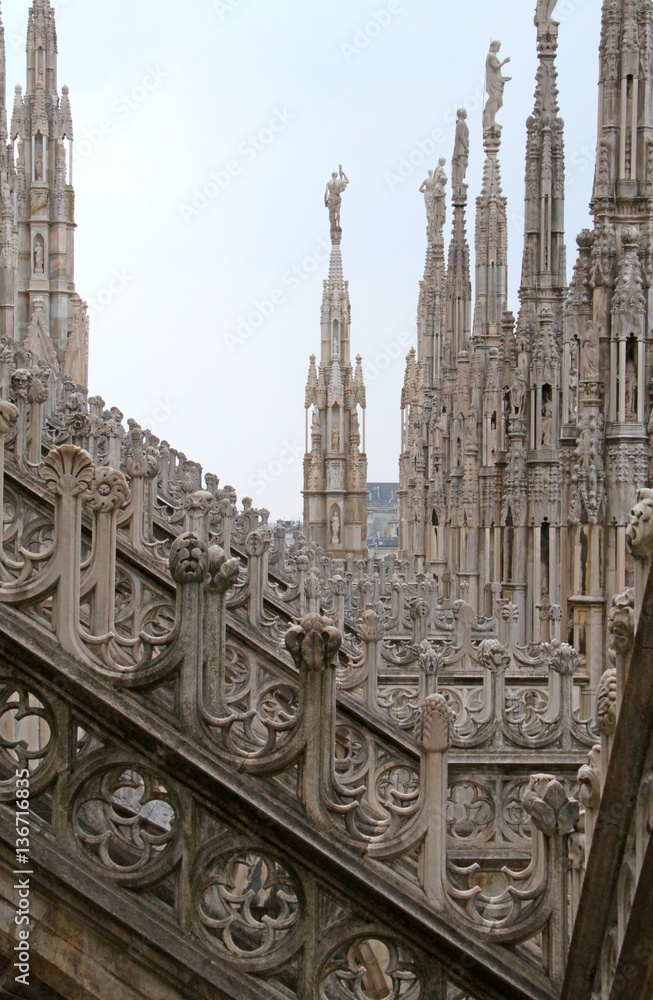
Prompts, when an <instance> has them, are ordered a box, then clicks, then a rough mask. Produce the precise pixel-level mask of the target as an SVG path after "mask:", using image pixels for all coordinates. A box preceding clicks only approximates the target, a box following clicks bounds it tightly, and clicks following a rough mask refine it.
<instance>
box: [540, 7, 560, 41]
mask: <svg viewBox="0 0 653 1000" xmlns="http://www.w3.org/2000/svg"><path fill="white" fill-rule="evenodd" d="M557 6H558V0H537V10H536V12H535V27H536V28H537V29H538V32H541V31H543V32H544V33H545V34H546V33H548V32H549V31H550V30H551V28H557V27H559V25H560V22H559V21H554V20H553V12H554V10H555V9H556V7H557Z"/></svg>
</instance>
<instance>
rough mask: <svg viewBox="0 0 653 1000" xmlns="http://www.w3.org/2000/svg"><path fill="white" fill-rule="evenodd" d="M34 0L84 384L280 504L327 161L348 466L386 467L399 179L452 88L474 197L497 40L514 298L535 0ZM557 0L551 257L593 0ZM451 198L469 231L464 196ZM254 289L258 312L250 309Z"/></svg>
mask: <svg viewBox="0 0 653 1000" xmlns="http://www.w3.org/2000/svg"><path fill="white" fill-rule="evenodd" d="M2 6H3V16H4V23H5V29H6V34H7V51H8V90H9V94H10V95H11V93H12V91H13V87H14V85H15V84H16V83H21V84H23V85H24V78H25V61H24V46H25V29H26V24H27V11H28V6H29V4H28V2H27V0H4V3H3V5H2ZM54 6H55V9H56V12H57V27H58V35H59V85H60V87H61V85H62V84H68V85H69V86H70V88H71V102H72V109H73V117H74V123H75V136H76V142H75V146H76V156H75V176H74V184H75V188H76V204H77V224H78V230H77V243H76V282H77V289H78V291H79V293H80V294H81V295H82V296H83V297H84V298H85V299H86V300H87V301H88V302H89V304H90V305H91V311H92V319H91V370H90V388H91V392H92V393H94V394H96V393H97V394H100V395H101V396H102V397H103V398H104V399H105V400H106V402H107V404H108V405H117V406H119V407H120V408H121V409H122V410H123V412H124V413H125V416H133V417H135V418H136V419H137V420H139V421H140V422H141V423H143V424H147V425H149V426H150V427H152V428H153V429H154V430H155V431H156V433H157V434H158V435H159V436H160V437H162V438H165V439H167V440H168V441H169V442H170V443H171V444H172V445H173V447H176V448H177V449H179V450H181V451H184V452H185V453H186V455H187V456H188V457H189V458H192V459H194V460H196V461H199V462H201V463H202V465H203V466H204V469H205V470H206V471H210V472H215V473H216V474H217V475H218V476H219V477H220V479H221V482H222V483H223V484H226V483H230V484H232V485H233V486H235V488H236V490H237V492H238V494H239V496H240V497H243V496H247V495H250V496H252V497H253V499H254V503H255V505H256V506H259V507H262V506H265V507H268V508H269V509H270V510H271V511H272V514H273V516H274V517H277V516H279V517H280V516H284V517H292V516H297V515H299V514H300V512H301V509H302V500H301V492H300V491H301V486H302V454H303V449H304V386H305V380H306V374H307V370H308V358H309V355H310V354H311V353H312V352H316V353H319V341H320V328H319V321H320V301H321V294H322V280H323V278H324V277H326V274H327V261H326V252H325V248H326V247H327V246H328V233H329V227H328V217H327V213H326V210H325V208H324V205H323V195H324V188H325V184H326V181H327V179H328V177H329V175H330V173H331V171H332V170H333V169H334V168H335V167H336V166H337V164H339V163H342V165H343V167H344V169H345V171H346V173H347V174H348V176H349V178H350V181H351V183H350V186H349V188H348V190H347V192H346V194H345V196H344V198H343V209H342V225H343V231H344V236H343V245H342V250H343V259H344V266H345V275H346V277H347V278H348V279H349V282H350V295H351V302H352V317H353V321H352V348H353V352H354V353H359V352H360V353H361V354H362V355H363V358H364V360H365V363H366V366H367V367H366V373H367V387H368V394H367V399H368V413H367V454H368V459H369V477H370V481H379V480H380V481H395V480H396V479H397V476H398V473H397V460H398V453H399V428H400V417H399V400H400V392H401V385H402V381H403V371H404V358H405V355H406V352H407V349H408V347H409V346H410V345H411V344H414V343H415V342H416V334H415V310H416V304H417V294H418V285H419V280H420V278H421V276H422V272H423V265H424V254H425V248H426V233H425V222H426V220H425V214H424V202H423V198H422V196H421V195H420V194H419V186H420V184H421V182H422V180H423V179H424V177H425V176H426V171H427V168H429V167H433V166H434V165H435V163H436V161H437V158H438V157H439V156H446V157H447V161H449V159H450V156H451V152H452V147H453V132H454V121H455V110H456V108H457V107H458V106H459V105H465V106H467V108H468V110H469V124H470V129H471V133H472V136H471V139H472V160H471V164H470V173H469V176H468V180H469V183H470V201H471V205H472V206H473V203H474V198H475V197H476V195H477V194H478V193H479V187H480V178H481V171H482V149H481V116H480V109H481V104H482V90H483V75H484V64H485V57H486V54H487V51H488V46H489V42H490V40H491V39H492V38H498V39H501V41H502V43H503V47H502V56H511V59H512V61H511V63H510V65H509V66H508V67H507V68H506V70H505V71H504V72H510V74H511V75H512V77H513V81H512V83H510V84H508V85H507V87H506V93H505V107H504V108H503V110H502V111H501V112H500V114H499V119H498V120H499V121H500V122H501V123H502V124H503V150H502V154H501V164H502V176H503V182H504V192H505V193H506V194H507V195H508V197H509V218H510V268H511V270H510V305H511V308H512V309H513V310H514V311H515V312H516V311H517V306H518V302H517V285H518V280H519V274H520V257H521V243H522V235H521V234H522V229H523V207H522V206H523V193H524V146H525V121H526V118H527V117H528V115H529V114H530V113H531V112H532V106H533V92H534V78H535V70H536V65H537V60H536V42H535V28H534V25H533V13H534V8H535V3H534V0H494V2H491V0H458V2H457V3H449V2H447V3H445V2H443V0H390V2H388V0H378V2H376V3H375V2H373V0H276V2H272V0H183V3H180V2H179V0H57V2H56V3H54ZM558 18H559V20H560V21H561V28H560V55H559V71H560V103H561V111H562V115H563V117H564V119H565V122H566V126H567V127H566V146H567V178H568V186H567V246H568V263H569V268H570V270H571V267H572V266H573V262H574V259H575V236H576V233H577V232H578V231H579V230H580V229H581V228H583V226H586V225H588V224H589V216H588V211H587V203H588V200H589V197H590V191H591V182H592V174H593V163H594V149H595V145H596V94H597V86H596V84H597V74H598V42H599V27H600V2H599V0H559V4H558ZM9 100H11V96H10V98H9ZM422 157H423V163H422V162H420V161H421V159H422ZM417 164H419V165H417ZM468 221H469V225H468V230H469V233H470V237H472V238H473V232H474V218H473V213H472V215H471V216H470V218H469V220H468ZM450 222H451V218H450V215H449V217H448V219H447V231H449V229H450ZM273 293H275V294H274V296H273ZM261 312H267V313H268V314H269V315H267V316H265V317H264V318H263V321H262V322H260V323H258V325H257V326H256V323H257V322H258V319H259V317H260V313H261ZM250 318H253V321H254V322H253V323H250V322H249V319H250ZM248 331H251V332H250V333H248Z"/></svg>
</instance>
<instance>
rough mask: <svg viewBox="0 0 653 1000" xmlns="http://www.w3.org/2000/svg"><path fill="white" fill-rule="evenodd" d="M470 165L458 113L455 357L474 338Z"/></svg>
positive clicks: (451, 313) (451, 333)
mask: <svg viewBox="0 0 653 1000" xmlns="http://www.w3.org/2000/svg"><path fill="white" fill-rule="evenodd" d="M468 165H469V128H468V126H467V112H466V111H465V109H464V108H459V110H458V121H457V123H456V139H455V143H454V151H453V157H452V159H451V185H452V188H453V231H452V236H451V243H450V244H449V262H448V269H447V301H446V329H445V337H446V339H447V341H448V343H449V345H450V347H451V351H452V354H453V356H454V357H457V356H458V353H459V352H460V351H464V350H467V347H468V343H469V337H470V335H471V310H472V283H471V278H470V273H469V257H470V254H469V243H468V241H467V218H466V213H467V184H466V183H465V178H466V176H467V167H468Z"/></svg>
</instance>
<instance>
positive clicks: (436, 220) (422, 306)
mask: <svg viewBox="0 0 653 1000" xmlns="http://www.w3.org/2000/svg"><path fill="white" fill-rule="evenodd" d="M445 162H446V161H445V159H444V157H441V159H440V161H439V162H438V165H437V167H436V168H435V170H429V172H428V176H427V178H426V180H425V181H424V182H423V183H422V185H421V187H420V192H421V193H422V194H423V195H424V201H425V205H426V219H427V227H426V238H427V248H426V262H425V265H424V278H423V279H422V281H421V283H420V292H419V304H418V310H417V338H418V339H417V344H418V351H417V353H418V359H419V362H420V364H421V365H422V368H423V369H424V372H425V381H426V385H427V386H428V388H431V387H432V385H433V380H434V379H437V378H439V377H440V355H441V353H442V338H443V334H444V303H445V284H446V268H445V259H444V224H445V220H446V185H447V175H446V174H445V171H444V165H445Z"/></svg>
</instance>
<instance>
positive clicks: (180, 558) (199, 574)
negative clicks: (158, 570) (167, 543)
mask: <svg viewBox="0 0 653 1000" xmlns="http://www.w3.org/2000/svg"><path fill="white" fill-rule="evenodd" d="M208 564H209V557H208V553H207V548H206V543H205V542H204V541H203V540H202V539H201V538H200V537H199V535H196V534H195V533H194V532H192V531H185V532H184V533H183V534H181V535H178V536H177V538H176V539H175V540H174V542H173V543H172V548H171V549H170V573H171V575H172V578H173V580H174V581H175V583H201V582H202V581H203V580H204V577H205V576H206V573H207V569H208Z"/></svg>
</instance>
